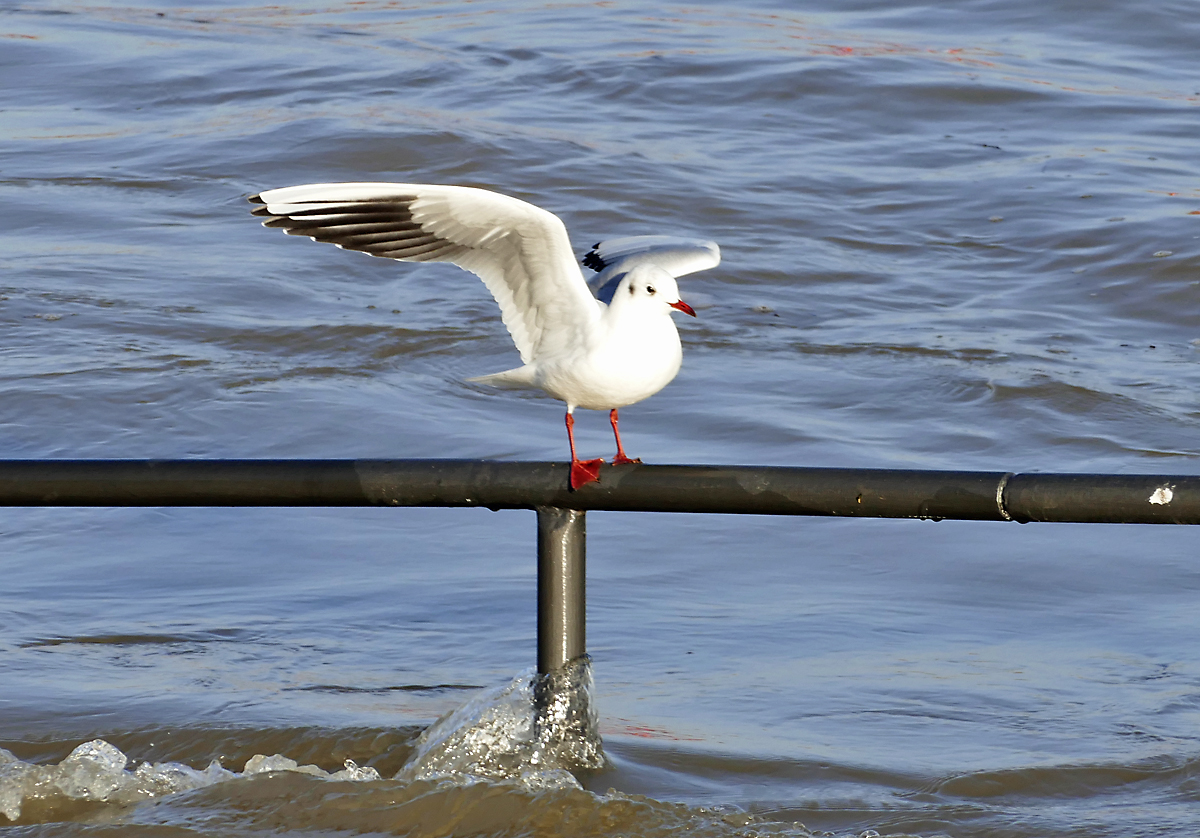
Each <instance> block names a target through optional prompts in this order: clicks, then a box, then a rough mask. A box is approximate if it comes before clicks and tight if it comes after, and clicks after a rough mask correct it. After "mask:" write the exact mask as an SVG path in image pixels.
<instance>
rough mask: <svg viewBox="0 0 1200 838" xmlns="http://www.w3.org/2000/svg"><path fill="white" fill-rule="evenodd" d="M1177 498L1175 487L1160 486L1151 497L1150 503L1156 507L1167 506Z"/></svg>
mask: <svg viewBox="0 0 1200 838" xmlns="http://www.w3.org/2000/svg"><path fill="white" fill-rule="evenodd" d="M1173 497H1175V487H1174V486H1171V485H1169V484H1168V485H1166V486H1159V487H1158V488H1157V489H1155V490H1154V494H1152V495H1151V496H1150V502H1151V503H1152V504H1154V505H1155V506H1166V505H1167V504H1168V503H1170V502H1171V499H1172V498H1173Z"/></svg>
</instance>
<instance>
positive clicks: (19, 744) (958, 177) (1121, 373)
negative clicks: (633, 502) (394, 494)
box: [0, 0, 1200, 838]
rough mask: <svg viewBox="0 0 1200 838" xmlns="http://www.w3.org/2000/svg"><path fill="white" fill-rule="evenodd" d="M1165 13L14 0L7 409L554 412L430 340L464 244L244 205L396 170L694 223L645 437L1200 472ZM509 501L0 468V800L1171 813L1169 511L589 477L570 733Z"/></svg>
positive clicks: (952, 827)
mask: <svg viewBox="0 0 1200 838" xmlns="http://www.w3.org/2000/svg"><path fill="white" fill-rule="evenodd" d="M1197 55H1200V12H1198V11H1197V8H1196V7H1195V5H1194V4H1191V3H1185V2H1161V3H1146V2H1140V0H1134V2H1124V3H1117V2H1112V1H1111V0H1101V2H1093V3H1087V4H1084V3H1078V2H1068V0H1058V2H1050V3H1045V2H1036V3H1035V2H1033V1H1032V0H1008V2H1003V3H1001V2H995V0H967V2H963V3H958V4H951V5H943V6H936V5H925V4H915V3H907V2H901V3H884V2H880V0H850V2H843V3H834V2H830V0H814V2H804V3H785V2H782V0H778V1H777V2H771V0H754V2H750V3H734V2H729V1H728V0H725V2H720V1H719V0H714V1H713V2H700V3H694V4H685V5H678V4H671V3H667V4H658V5H652V4H640V3H636V2H626V0H613V2H573V1H572V0H566V1H565V2H554V3H546V2H528V3H521V2H507V3H506V2H493V1H492V0H479V1H478V2H462V0H454V2H450V1H447V2H420V3H418V2H405V1H404V0H397V1H396V2H392V1H391V0H357V1H356V2H340V3H329V2H307V0H301V2H297V3H291V4H287V5H254V4H252V3H248V2H247V3H238V2H232V3H222V2H203V3H198V4H195V5H190V6H180V5H175V4H170V3H165V2H160V3H154V2H144V3H140V4H137V5H95V4H90V3H86V2H83V3H66V2H61V0H44V1H43V0H34V1H32V2H23V1H22V0H15V2H0V336H2V339H0V444H2V446H3V452H4V453H3V455H2V456H4V457H6V458H42V457H133V458H145V457H247V458H253V457H288V458H290V457H328V458H337V457H351V458H357V457H395V458H415V457H454V458H494V459H505V460H550V459H558V460H561V459H563V458H565V456H566V439H565V434H564V432H563V428H562V410H561V405H560V404H559V403H557V402H554V401H553V400H551V399H549V398H548V397H544V396H542V395H539V394H520V393H516V394H514V393H498V392H494V391H491V390H489V389H487V388H485V387H481V386H479V385H474V384H469V383H464V379H465V378H468V377H470V376H475V375H481V374H486V373H491V372H496V371H498V370H503V369H507V368H509V367H512V366H514V365H515V364H516V360H517V358H516V352H515V351H514V349H513V347H512V344H511V341H510V340H509V338H508V335H507V333H506V332H505V330H504V327H503V325H502V324H501V322H500V319H499V317H498V315H497V311H496V307H495V304H494V303H493V302H492V300H491V299H490V297H489V296H488V294H487V291H486V289H484V287H483V285H482V284H481V283H480V282H478V281H477V280H476V279H475V278H474V277H472V276H470V275H469V274H467V273H465V272H462V271H459V270H457V269H456V268H453V267H450V266H445V265H410V264H399V263H394V262H389V261H386V260H377V259H369V258H366V257H363V256H361V255H358V254H353V253H346V252H342V251H339V250H337V249H336V248H333V247H329V246H327V245H317V244H314V243H311V242H308V241H307V240H304V239H295V238H286V237H284V236H282V235H280V234H279V232H278V231H274V230H264V229H263V228H262V227H261V226H259V224H258V223H257V222H256V220H255V219H254V218H253V217H251V216H250V215H249V205H248V204H247V203H246V197H247V196H248V195H250V194H253V193H255V192H258V191H260V190H263V189H268V188H272V187H279V186H288V185H293V184H299V183H308V182H320V181H354V180H368V181H376V180H380V181H389V180H390V181H413V182H424V183H456V184H468V185H477V186H486V187H489V188H493V189H496V190H498V191H501V192H505V193H507V194H511V195H515V196H517V197H520V198H523V199H525V200H528V201H532V202H534V203H536V204H538V205H540V206H543V207H546V208H547V209H550V210H552V211H554V212H555V213H557V214H559V215H560V216H561V217H562V218H563V220H564V221H565V223H566V225H567V228H568V230H569V231H570V233H571V236H572V241H573V243H574V245H575V246H576V250H577V252H578V254H579V255H580V256H582V255H583V254H584V252H586V250H587V248H588V247H590V246H591V244H592V243H593V242H595V241H598V240H600V239H602V238H606V237H610V236H618V235H633V234H643V233H669V234H676V235H683V236H690V237H699V238H708V239H713V240H715V241H717V242H719V243H720V245H721V248H722V253H723V257H724V259H723V262H722V264H721V266H720V267H719V268H717V269H715V270H711V271H707V272H705V273H700V274H696V275H694V276H691V277H687V278H685V279H684V280H682V281H681V290H682V294H683V296H684V299H686V300H687V301H688V302H689V303H691V304H692V305H693V306H694V308H695V309H696V311H697V314H698V315H699V316H698V318H697V319H696V320H694V321H693V320H692V319H691V318H678V319H680V320H684V319H686V320H687V321H688V322H686V323H682V322H681V323H680V330H681V333H682V338H683V344H684V367H683V370H682V372H681V373H680V375H679V377H678V378H677V379H676V380H675V382H674V383H672V384H671V385H670V386H668V387H667V388H666V389H665V390H664V391H663V392H661V393H660V394H658V395H657V396H654V397H653V398H651V399H648V400H647V401H645V402H642V403H640V404H638V405H635V406H632V407H630V408H628V409H627V410H625V411H623V412H622V414H621V417H622V431H623V436H624V439H625V442H626V447H627V448H628V449H629V452H630V454H631V455H633V456H639V457H641V458H643V459H645V460H646V461H647V462H655V463H731V464H734V463H736V464H762V465H798V466H799V465H807V466H855V467H879V468H938V469H981V470H990V471H1048V472H1054V471H1092V472H1125V473H1161V474H1197V473H1200V405H1198V400H1197V392H1198V390H1200V372H1198V368H1197V363H1198V361H1200V348H1198V347H1200V317H1198V315H1200V167H1198V165H1197V160H1198V157H1197V137H1198V136H1200V119H1198V117H1200V110H1198V106H1200V75H1198V74H1197V72H1196V67H1197V63H1196V62H1197ZM576 433H577V436H578V439H579V441H580V446H581V449H582V453H583V454H584V455H586V456H600V455H604V456H607V455H609V454H610V453H611V452H610V446H611V441H610V435H609V429H608V424H607V421H606V418H605V417H604V416H603V415H602V414H599V413H592V412H589V411H580V412H579V415H578V423H577V426H576ZM535 531H536V530H535V523H534V515H533V513H531V512H517V511H510V512H496V513H493V512H489V511H486V510H477V509H468V510H446V509H441V510H438V509H409V510H393V509H116V508H114V509H71V508H47V509H32V508H31V509H26V508H10V509H7V510H4V511H3V513H0V545H2V549H0V749H3V750H2V751H0V835H10V834H11V835H13V836H42V835H55V836H58V835H71V836H89V838H90V836H110V835H114V836H115V835H120V836H139V838H140V836H146V837H147V838H150V836H153V838H186V836H255V835H296V836H333V835H352V834H380V835H412V836H429V838H444V836H539V837H540V836H547V837H548V836H559V835H561V836H592V835H594V836H605V838H616V836H622V838H625V836H628V837H629V838H649V836H654V838H658V836H693V835H696V836H713V838H732V837H733V836H747V837H748V838H749V836H777V835H778V836H808V835H810V834H811V835H826V836H838V837H839V838H841V837H842V836H860V835H861V836H871V835H873V834H875V833H878V834H879V835H883V836H896V835H916V836H922V838H933V836H942V835H945V836H954V838H969V837H971V836H980V838H983V836H987V838H1035V837H1036V838H1041V836H1072V837H1075V836H1077V837H1078V838H1116V836H1160V835H1161V836H1173V837H1174V836H1194V835H1200V652H1198V649H1200V551H1198V550H1197V544H1198V542H1197V536H1196V533H1195V532H1194V531H1192V530H1190V529H1189V528H1186V527H1171V526H1162V527H1150V526H1116V525H1051V524H1030V525H1027V526H1020V525H1017V524H1001V523H969V522H951V521H943V522H937V523H934V522H930V521H876V520H845V519H829V520H824V519H776V518H763V517H754V516H707V515H706V516H701V515H654V514H638V513H590V514H589V516H588V570H589V580H588V581H589V590H588V618H589V625H588V642H589V652H590V653H591V655H592V673H591V674H592V677H594V685H592V686H591V687H586V686H585V685H584V684H583V683H582V682H581V685H579V686H578V690H579V691H580V693H579V694H581V695H582V694H583V691H584V690H588V691H589V692H588V694H590V696H591V700H592V705H593V707H594V709H595V710H596V712H597V714H598V716H597V724H598V733H599V736H600V737H601V738H600V740H596V742H592V743H591V744H598V743H599V742H600V741H602V743H603V753H604V755H605V756H604V759H603V765H602V767H594V768H590V769H587V768H585V769H580V768H578V767H577V766H576V767H575V770H574V773H570V772H568V771H567V770H566V769H567V768H571V767H572V766H571V765H565V764H562V763H561V762H556V759H557V758H555V757H553V755H551V756H547V753H549V752H547V751H542V750H539V747H540V746H538V745H537V743H536V742H534V741H533V740H531V739H530V727H529V680H528V679H529V669H530V667H531V666H532V665H533V664H534V662H535V660H534V635H535V631H536V622H535V607H536V594H535V585H534V571H535V556H534V542H535ZM447 714H453V715H450V716H448V717H447V718H445V719H444V720H443V721H442V722H440V723H439V724H438V726H437V727H434V728H430V726H431V725H432V724H433V723H434V722H435V721H436V720H437V719H439V718H441V717H445V716H447ZM577 744H578V743H577ZM584 744H587V743H584ZM305 766H312V767H308V768H306V767H305Z"/></svg>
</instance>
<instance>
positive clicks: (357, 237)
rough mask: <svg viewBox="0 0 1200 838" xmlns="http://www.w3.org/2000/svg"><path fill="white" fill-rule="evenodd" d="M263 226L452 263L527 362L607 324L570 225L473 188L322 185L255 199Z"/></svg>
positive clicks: (408, 257)
mask: <svg viewBox="0 0 1200 838" xmlns="http://www.w3.org/2000/svg"><path fill="white" fill-rule="evenodd" d="M250 200H251V201H253V202H255V203H260V204H263V206H261V207H258V208H257V209H255V210H254V214H255V215H258V216H262V217H265V218H266V220H265V221H264V222H263V226H266V227H282V228H283V229H284V230H285V231H286V232H287V233H289V234H290V235H296V236H309V237H310V238H312V239H313V240H314V241H324V242H330V243H332V244H336V245H337V246H338V247H342V248H345V249H347V250H358V251H361V252H363V253H369V254H371V255H372V256H381V257H386V258H390V259H399V260H402V261H410V262H451V263H453V264H455V265H458V266H459V267H461V268H465V269H466V270H468V271H470V272H471V273H473V274H475V275H476V276H478V277H479V278H480V279H482V280H483V282H484V284H485V285H486V286H487V288H488V290H489V291H491V292H492V296H493V297H495V298H496V302H497V303H498V304H499V305H500V314H501V318H502V319H503V321H504V325H505V326H506V327H507V328H508V332H509V334H510V335H512V339H513V343H514V344H516V347H517V351H518V352H520V353H521V360H522V361H523V362H525V363H526V364H528V363H530V362H531V361H534V360H536V359H537V358H538V357H539V356H541V355H543V354H554V353H555V352H556V351H559V350H561V349H563V348H565V347H567V346H569V345H571V343H572V342H573V341H574V340H576V339H577V336H578V335H579V334H580V333H581V332H582V331H584V330H585V329H586V328H587V327H588V326H589V325H590V324H591V323H593V322H594V321H596V320H598V319H599V317H600V312H601V310H602V306H601V305H599V304H598V303H597V302H596V300H595V298H594V297H592V295H591V293H590V292H589V291H588V289H587V285H586V284H585V282H584V280H583V274H582V272H581V271H580V270H579V266H578V265H577V264H576V263H575V258H574V255H573V254H572V252H571V243H570V240H569V239H568V238H567V230H566V227H565V226H564V225H563V223H562V220H561V219H559V217H558V216H556V215H554V214H553V213H551V212H548V211H546V210H544V209H541V208H540V207H536V206H534V205H533V204H529V203H526V202H525V201H521V200H518V199H516V198H511V197H509V196H507V195H500V194H498V193H496V192H489V191H487V190H485V189H475V188H473V187H468V186H435V185H429V184H412V183H317V184H308V185H305V186H289V187H285V188H283V189H272V190H269V191H267V192H263V193H261V194H259V195H255V196H253V197H251V198H250Z"/></svg>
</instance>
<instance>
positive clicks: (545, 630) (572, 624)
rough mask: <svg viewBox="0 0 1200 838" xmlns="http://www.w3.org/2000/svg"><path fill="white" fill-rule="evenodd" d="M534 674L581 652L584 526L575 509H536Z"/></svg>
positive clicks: (583, 648)
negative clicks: (536, 604)
mask: <svg viewBox="0 0 1200 838" xmlns="http://www.w3.org/2000/svg"><path fill="white" fill-rule="evenodd" d="M537 520H538V673H539V674H541V675H549V674H550V673H552V672H556V671H558V670H560V669H561V668H562V667H563V666H565V665H566V664H567V663H569V662H570V661H573V660H575V659H576V658H578V657H580V656H582V655H583V654H584V653H585V652H586V651H587V609H586V596H585V590H586V586H587V565H586V561H585V549H586V543H587V527H586V521H585V518H584V513H583V512H582V511H581V510H577V509H558V508H557V507H552V506H539V507H538V509H537Z"/></svg>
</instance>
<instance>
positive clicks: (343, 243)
mask: <svg viewBox="0 0 1200 838" xmlns="http://www.w3.org/2000/svg"><path fill="white" fill-rule="evenodd" d="M250 201H252V202H254V203H257V204H262V206H260V207H257V208H255V210H254V214H255V215H257V216H261V217H263V218H265V219H266V220H265V221H263V226H265V227H282V228H283V230H284V232H286V233H288V234H289V235H294V236H308V237H310V238H312V239H313V240H314V241H322V242H331V243H333V244H336V245H337V246H338V247H341V248H345V249H347V250H358V251H361V252H363V253H368V254H370V255H372V256H381V257H386V258H389V259H399V260H401V261H407V262H452V263H453V264H455V265H458V266H459V267H460V268H465V269H466V270H468V271H470V272H471V273H474V274H476V275H477V276H478V277H479V278H480V279H482V280H483V282H484V284H485V285H486V286H487V288H488V290H489V291H491V292H492V296H493V297H495V298H496V302H497V303H499V304H500V314H501V317H502V319H503V321H504V325H505V326H506V327H508V332H509V334H510V335H512V339H513V343H514V344H516V347H517V351H518V352H520V354H521V361H522V363H523V366H520V367H516V368H515V369H511V370H505V371H504V372H498V373H494V374H492V375H485V376H481V377H479V378H472V379H468V380H469V381H476V382H481V383H484V384H491V385H495V386H499V387H528V388H536V389H540V390H543V391H545V392H546V393H548V394H550V395H551V396H553V397H554V398H556V399H560V400H562V401H564V402H566V403H567V416H566V423H567V439H568V440H569V442H570V445H571V488H573V489H578V488H579V487H580V486H583V485H585V484H586V483H589V482H591V481H593V480H598V479H599V474H600V465H601V463H603V462H604V461H603V460H602V459H596V460H585V461H581V460H580V459H579V458H578V457H577V456H576V454H575V434H574V431H573V428H574V424H575V420H574V417H573V415H572V414H573V413H574V411H575V408H576V407H582V408H587V409H589V410H608V411H609V421H610V422H611V423H612V429H613V435H614V436H615V437H616V440H617V454H616V456H615V457H613V460H612V462H613V465H620V464H622V463H635V462H640V460H633V459H630V458H629V457H628V456H626V454H625V449H624V448H623V447H622V445H621V434H620V431H619V430H618V429H617V409H618V408H621V407H625V406H626V405H630V404H633V403H634V402H639V401H641V400H642V399H645V398H647V397H649V396H652V395H654V394H655V393H657V392H658V391H659V390H661V389H662V388H663V387H665V386H667V384H669V383H670V382H671V380H672V379H674V378H675V375H676V373H678V372H679V366H680V364H681V363H682V361H683V349H682V347H681V345H680V342H679V332H678V331H676V329H675V323H674V321H673V320H672V319H671V313H672V312H674V311H682V312H684V313H685V314H690V315H692V316H693V317H695V316H696V313H695V312H694V311H693V310H692V307H691V306H689V305H688V304H687V303H685V302H683V301H682V300H681V299H680V298H679V289H678V286H677V285H676V283H675V278H676V277H678V276H683V275H684V274H688V273H692V272H694V271H699V270H705V269H707V268H713V267H716V266H717V265H718V264H719V263H720V261H721V255H720V250H719V249H718V247H717V245H716V244H715V243H713V242H709V241H700V240H695V239H679V238H675V237H670V236H629V237H625V238H619V239H610V240H607V241H603V242H600V243H599V244H597V245H596V246H595V247H594V248H593V249H592V250H591V251H590V252H589V253H588V254H587V256H585V257H584V259H583V264H584V265H586V266H587V267H589V268H592V269H593V270H595V271H598V272H599V273H598V275H597V276H596V277H595V279H594V280H593V282H592V286H593V288H595V289H596V296H593V294H592V291H591V290H589V288H588V283H587V282H586V281H585V280H584V277H583V272H582V271H581V270H580V269H579V265H578V264H576V262H575V257H574V255H573V253H572V251H571V243H570V240H569V239H568V238H567V228H566V227H565V226H564V225H563V223H562V220H561V219H560V218H559V217H558V216H556V215H554V214H553V213H551V212H548V211H546V210H544V209H541V208H540V207H536V206H534V205H533V204H529V203H526V202H525V201H521V200H518V199H516V198H512V197H509V196H507V195H500V194H498V193H495V192H490V191H488V190H485V189H476V188H474V187H468V186H433V185H427V184H413V183H314V184H307V185H304V186H289V187H285V188H283V189H271V190H268V191H266V192H262V193H260V194H258V195H254V196H251V198H250ZM597 296H598V297H599V299H597Z"/></svg>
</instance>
